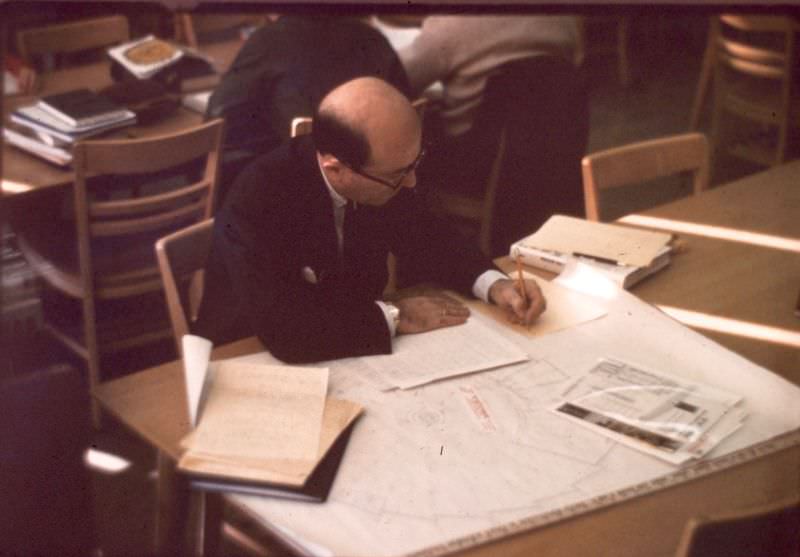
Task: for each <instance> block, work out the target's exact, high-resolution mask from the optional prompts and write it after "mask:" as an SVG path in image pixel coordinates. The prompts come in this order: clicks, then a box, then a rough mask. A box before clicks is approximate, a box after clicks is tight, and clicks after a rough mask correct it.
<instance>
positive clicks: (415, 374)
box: [360, 312, 528, 389]
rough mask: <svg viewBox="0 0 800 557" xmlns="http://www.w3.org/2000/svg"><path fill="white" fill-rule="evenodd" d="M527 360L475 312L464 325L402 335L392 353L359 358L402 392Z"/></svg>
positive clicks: (365, 365) (517, 348) (521, 352)
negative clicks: (441, 380)
mask: <svg viewBox="0 0 800 557" xmlns="http://www.w3.org/2000/svg"><path fill="white" fill-rule="evenodd" d="M527 359H528V355H527V354H526V353H525V352H524V351H522V350H521V349H520V348H519V347H518V346H516V345H514V344H513V343H512V342H510V341H509V340H508V339H506V338H504V337H503V335H501V334H498V333H497V332H496V331H494V330H493V329H492V328H491V327H489V326H487V324H486V322H485V321H484V318H483V317H481V316H479V315H477V314H476V313H475V312H473V314H472V315H471V316H470V317H469V319H468V320H467V322H466V323H464V324H463V325H457V326H455V327H444V328H442V329H436V330H434V331H428V332H426V333H421V334H415V335H400V336H398V337H396V338H395V339H394V346H393V348H392V353H391V354H386V355H378V356H366V357H363V358H360V360H361V364H363V366H364V367H365V368H366V369H368V370H369V372H371V373H373V374H375V375H377V376H379V377H380V378H381V379H382V380H383V381H384V382H385V383H388V384H390V385H393V386H397V387H400V388H401V389H410V388H413V387H417V386H419V385H424V384H425V383H430V382H432V381H437V380H439V379H444V378H446V377H453V376H456V375H463V374H465V373H473V372H476V371H483V370H487V369H493V368H497V367H500V366H505V365H509V364H514V363H518V362H522V361H525V360H527Z"/></svg>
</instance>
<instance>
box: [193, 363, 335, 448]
mask: <svg viewBox="0 0 800 557" xmlns="http://www.w3.org/2000/svg"><path fill="white" fill-rule="evenodd" d="M327 388H328V369H327V368H300V367H292V366H269V365H255V364H244V363H241V362H230V361H223V362H217V365H216V368H215V370H214V373H213V377H212V378H210V384H209V385H208V386H207V389H208V395H207V397H206V400H205V405H204V407H203V411H202V413H201V414H200V418H199V422H198V425H197V428H196V429H195V432H194V435H193V436H192V437H191V440H190V443H191V445H190V449H191V450H192V451H195V452H198V453H204V454H207V455H219V456H224V457H225V458H231V459H258V460H274V459H288V460H315V459H316V456H317V454H318V451H319V441H320V431H321V426H322V412H323V409H324V406H325V394H326V392H327Z"/></svg>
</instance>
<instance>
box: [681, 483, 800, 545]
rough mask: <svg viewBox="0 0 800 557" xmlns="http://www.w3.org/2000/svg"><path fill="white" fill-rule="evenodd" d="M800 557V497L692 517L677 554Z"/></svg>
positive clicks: (795, 496)
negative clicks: (714, 514) (719, 513)
mask: <svg viewBox="0 0 800 557" xmlns="http://www.w3.org/2000/svg"><path fill="white" fill-rule="evenodd" d="M731 555H737V556H739V557H762V556H767V555H770V556H778V555H780V556H782V557H798V556H800V498H798V496H797V495H796V494H794V495H793V496H792V497H791V498H790V499H788V500H783V501H779V502H777V503H770V504H767V505H762V506H759V507H755V508H752V509H746V510H743V511H735V512H729V513H726V514H721V515H716V516H700V517H696V518H693V519H692V520H690V521H689V523H688V524H687V525H686V528H685V529H684V531H683V536H682V538H681V542H680V544H679V546H678V550H677V551H676V552H675V557H730V556H731Z"/></svg>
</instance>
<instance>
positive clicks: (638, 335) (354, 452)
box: [232, 290, 800, 556]
mask: <svg viewBox="0 0 800 557" xmlns="http://www.w3.org/2000/svg"><path fill="white" fill-rule="evenodd" d="M596 301H597V303H598V304H601V305H602V306H603V307H604V308H605V309H606V310H607V311H608V314H607V315H606V316H605V317H604V318H602V319H596V320H593V321H589V322H586V323H583V324H581V325H578V326H576V327H572V328H570V329H566V330H562V331H558V332H555V333H552V334H548V335H544V336H535V337H533V336H530V335H523V334H518V333H516V332H513V331H512V330H511V329H505V331H506V332H505V335H506V337H507V338H508V339H509V340H510V341H512V342H514V343H515V344H516V345H517V346H518V347H519V348H520V349H522V350H524V351H525V352H526V353H527V354H528V355H529V356H530V359H529V360H527V361H524V362H522V363H517V364H514V365H509V366H505V367H501V368H497V369H493V370H488V371H484V372H481V373H476V374H471V375H464V376H459V377H454V378H449V379H447V380H444V381H439V382H435V383H429V384H426V385H422V386H420V387H417V388H413V389H408V390H394V391H384V390H381V389H380V388H379V386H378V385H376V384H375V382H374V381H373V380H372V378H370V376H369V371H368V370H365V369H361V370H359V369H355V368H353V367H352V362H350V364H351V365H350V366H349V367H348V366H347V365H342V366H335V365H334V366H331V371H330V382H329V395H330V396H335V397H339V398H345V399H349V400H353V401H355V402H358V403H360V404H362V405H363V406H364V407H365V409H366V410H365V414H364V416H363V417H362V418H361V420H360V422H359V423H358V424H357V425H356V427H355V429H354V431H353V435H352V437H351V439H350V444H349V446H348V448H347V452H346V453H345V456H344V459H343V461H342V464H341V466H340V469H339V472H338V475H337V478H336V482H335V484H334V486H333V490H332V492H331V495H330V497H329V499H328V501H327V502H326V503H324V504H306V503H298V502H293V501H281V500H275V499H268V498H262V497H253V496H232V497H233V498H234V499H235V500H236V502H237V503H239V504H241V505H243V506H244V507H246V508H247V510H249V511H250V512H251V513H252V514H253V515H254V516H257V517H260V518H261V520H262V521H263V522H264V523H265V524H268V525H274V527H276V528H277V529H279V530H280V531H281V533H282V535H283V536H285V537H288V538H289V539H292V540H295V541H296V542H297V543H298V544H299V546H300V547H304V549H305V550H306V551H307V552H308V553H312V554H318V555H348V556H357V555H365V556H366V555H369V556H378V555H406V554H409V553H414V552H420V551H424V550H425V549H426V548H430V547H433V546H442V545H445V544H448V543H452V542H453V540H459V539H464V538H467V537H470V536H480V535H481V533H486V532H492V531H496V530H497V529H502V528H505V527H507V526H508V525H510V524H514V523H519V521H523V520H528V519H530V518H531V517H537V516H541V515H545V513H551V514H552V513H554V512H556V511H558V510H559V509H562V508H564V507H567V506H570V505H573V506H574V505H576V504H587V505H589V502H591V501H593V500H594V498H596V497H598V496H602V495H605V494H609V493H614V492H619V491H620V490H624V489H626V488H628V487H630V486H635V485H637V484H640V483H642V482H648V481H654V480H658V479H659V478H663V477H665V476H667V475H669V474H671V473H673V472H674V471H675V470H676V467H675V466H674V465H672V464H669V463H666V462H662V461H660V460H659V459H657V458H655V457H653V456H651V455H647V454H644V453H640V452H638V451H636V450H634V449H631V448H629V447H627V446H625V445H623V444H620V443H617V442H615V441H612V440H610V439H608V438H606V437H605V436H603V435H599V434H597V433H595V432H593V431H591V430H589V429H586V428H584V427H581V426H579V425H576V424H574V423H572V422H571V421H569V420H567V419H564V418H562V417H560V416H558V415H555V414H554V413H552V412H550V411H548V408H549V407H550V406H552V405H553V404H554V403H555V402H556V401H557V397H558V395H559V393H560V392H561V391H563V389H564V388H565V386H566V385H568V384H569V382H571V381H574V380H575V379H576V378H578V377H580V376H581V375H582V374H584V373H586V372H587V371H588V370H589V369H591V367H592V366H593V365H594V364H595V362H596V361H597V359H598V358H602V357H611V358H619V359H621V360H627V361H633V362H636V363H638V364H640V365H642V366H646V367H648V368H652V369H659V370H663V371H664V372H665V373H671V374H674V375H677V376H682V377H685V378H686V379H690V380H692V381H697V382H702V383H704V384H708V385H710V386H716V387H718V388H724V389H725V390H726V391H729V392H732V393H735V394H738V395H740V396H742V397H743V398H744V400H743V404H744V407H745V408H746V410H747V412H748V413H749V416H748V418H747V421H746V422H745V424H744V425H743V427H741V428H740V429H739V430H738V431H736V432H735V433H734V434H733V435H731V436H730V437H728V438H727V439H725V440H724V441H723V442H722V443H721V444H720V445H719V446H717V447H716V448H715V449H714V450H713V451H712V452H711V453H710V454H709V455H707V457H706V458H707V459H713V458H715V457H717V456H720V455H724V454H726V453H730V452H732V451H735V450H737V449H741V448H743V447H748V446H750V445H752V444H754V443H757V442H759V441H763V440H767V439H771V438H773V437H775V436H777V435H779V434H782V433H785V432H787V431H790V430H794V429H796V428H798V427H800V389H798V388H797V387H795V386H793V385H791V384H790V383H788V382H786V381H785V380H783V379H781V378H779V377H778V376H776V375H774V374H772V373H770V372H768V371H767V370H765V369H763V368H760V367H759V366H756V365H755V364H753V363H751V362H749V361H747V360H745V359H743V358H741V357H740V356H738V355H736V354H734V353H732V352H730V351H728V350H726V349H724V348H722V347H720V346H719V345H717V344H715V343H714V342H712V341H711V340H709V339H707V338H705V337H703V336H701V335H699V334H697V333H695V332H693V331H691V330H690V329H687V328H685V327H683V326H682V325H680V324H678V323H677V322H675V321H673V320H672V319H670V318H669V317H667V316H665V315H664V314H662V313H661V312H660V311H658V310H657V309H655V308H653V307H651V306H649V305H647V304H644V303H642V302H640V301H639V300H638V299H636V298H635V297H634V296H632V295H631V294H629V293H627V292H625V291H620V290H617V291H616V292H613V293H612V294H609V295H607V296H606V297H605V298H597V299H596ZM473 318H475V312H473ZM487 322H489V323H491V324H492V326H493V327H495V328H496V330H498V331H502V330H504V329H503V326H502V325H501V324H500V323H498V322H494V321H490V320H487ZM246 359H247V360H249V361H257V362H264V363H268V362H272V360H271V357H270V356H269V355H268V354H260V355H252V356H248V357H246ZM587 508H588V506H587ZM303 544H306V545H303Z"/></svg>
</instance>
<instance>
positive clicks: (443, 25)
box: [397, 16, 457, 96]
mask: <svg viewBox="0 0 800 557" xmlns="http://www.w3.org/2000/svg"><path fill="white" fill-rule="evenodd" d="M447 25H448V24H447V19H446V18H440V17H438V16H429V17H427V18H425V21H424V22H423V24H422V30H421V31H420V34H419V36H417V38H416V39H414V41H413V42H412V43H411V44H410V45H408V46H407V47H405V48H402V49H400V50H399V51H398V53H397V54H398V56H399V57H400V61H401V62H402V64H403V67H404V68H405V69H406V74H407V75H408V81H409V83H410V85H411V91H412V94H413V95H414V96H418V95H420V94H421V93H422V92H423V91H424V90H425V89H427V88H428V87H429V86H430V85H431V84H433V83H434V82H436V81H438V80H440V79H444V78H446V77H447V75H448V74H449V73H450V71H451V70H452V68H451V65H452V51H453V45H452V44H451V42H450V39H451V36H452V34H451V30H449V29H448V27H447ZM456 36H457V34H456Z"/></svg>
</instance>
